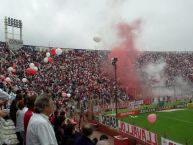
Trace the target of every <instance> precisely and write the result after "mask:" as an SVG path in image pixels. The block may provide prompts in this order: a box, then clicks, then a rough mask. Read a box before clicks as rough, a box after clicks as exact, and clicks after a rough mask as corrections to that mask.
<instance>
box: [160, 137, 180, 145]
mask: <svg viewBox="0 0 193 145" xmlns="http://www.w3.org/2000/svg"><path fill="white" fill-rule="evenodd" d="M161 145H182V144H179V143H177V142H174V141H172V140H169V139H167V138H163V137H161Z"/></svg>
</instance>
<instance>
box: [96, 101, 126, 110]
mask: <svg viewBox="0 0 193 145" xmlns="http://www.w3.org/2000/svg"><path fill="white" fill-rule="evenodd" d="M128 105H129V102H119V103H117V108H128ZM115 108H116V104H115V103H110V104H103V105H100V109H102V110H110V109H115Z"/></svg>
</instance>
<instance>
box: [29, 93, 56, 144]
mask: <svg viewBox="0 0 193 145" xmlns="http://www.w3.org/2000/svg"><path fill="white" fill-rule="evenodd" d="M53 111H54V102H53V101H52V99H51V96H50V95H45V94H44V95H42V96H40V97H37V98H36V101H35V103H34V115H33V116H32V117H31V119H30V121H29V124H28V127H27V134H26V145H58V143H57V140H56V137H55V133H54V129H53V127H52V125H51V123H50V121H49V119H48V116H49V115H50V114H51V113H52V112H53Z"/></svg>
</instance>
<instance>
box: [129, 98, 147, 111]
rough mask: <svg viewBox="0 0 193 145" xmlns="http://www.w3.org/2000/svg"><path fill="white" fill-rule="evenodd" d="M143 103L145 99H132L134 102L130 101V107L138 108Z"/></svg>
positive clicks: (131, 108)
mask: <svg viewBox="0 0 193 145" xmlns="http://www.w3.org/2000/svg"><path fill="white" fill-rule="evenodd" d="M142 104H144V102H143V100H137V101H132V102H129V106H128V107H129V109H130V110H133V109H138V108H139V107H140V106H141V105H142Z"/></svg>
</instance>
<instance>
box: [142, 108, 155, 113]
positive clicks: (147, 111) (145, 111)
mask: <svg viewBox="0 0 193 145" xmlns="http://www.w3.org/2000/svg"><path fill="white" fill-rule="evenodd" d="M155 111H156V108H148V109H141V110H140V113H149V112H155Z"/></svg>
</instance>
